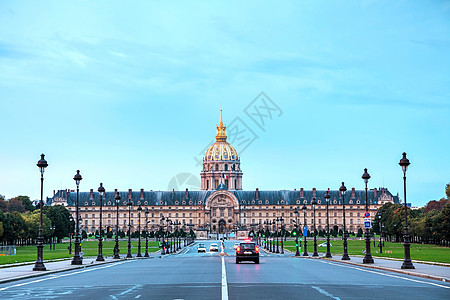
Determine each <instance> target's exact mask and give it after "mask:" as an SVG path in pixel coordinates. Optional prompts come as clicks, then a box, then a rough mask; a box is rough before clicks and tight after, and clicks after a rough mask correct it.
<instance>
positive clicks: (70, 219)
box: [69, 215, 73, 255]
mask: <svg viewBox="0 0 450 300" xmlns="http://www.w3.org/2000/svg"><path fill="white" fill-rule="evenodd" d="M72 222H73V217H72V215H70V216H69V223H70V225H69V255H70V254H72V233H73V229H72Z"/></svg>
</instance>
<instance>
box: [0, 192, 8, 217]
mask: <svg viewBox="0 0 450 300" xmlns="http://www.w3.org/2000/svg"><path fill="white" fill-rule="evenodd" d="M0 211H2V212H5V213H6V212H9V201H5V198H4V197H3V196H1V197H0Z"/></svg>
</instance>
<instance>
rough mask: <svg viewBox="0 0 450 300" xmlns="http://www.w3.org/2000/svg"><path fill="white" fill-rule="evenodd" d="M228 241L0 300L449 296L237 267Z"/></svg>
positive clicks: (64, 279)
mask: <svg viewBox="0 0 450 300" xmlns="http://www.w3.org/2000/svg"><path fill="white" fill-rule="evenodd" d="M212 242H217V241H207V242H205V244H206V246H207V247H208V248H209V244H210V243H212ZM233 243H234V242H233V241H229V242H226V247H225V252H226V253H227V254H228V255H229V256H225V257H223V258H222V257H221V256H219V255H218V253H217V252H214V253H210V252H207V253H197V245H196V244H195V245H193V246H191V247H189V248H186V249H185V250H183V251H182V252H181V254H179V255H165V256H161V257H160V256H156V257H155V258H153V259H139V260H128V261H122V262H118V263H114V264H108V265H102V266H99V267H91V268H86V269H81V270H76V271H69V272H64V273H57V274H50V275H47V276H43V277H38V278H34V279H28V280H22V281H15V282H11V283H8V284H2V285H0V299H58V298H63V299H139V298H141V299H224V300H225V299H245V300H248V299H450V284H448V283H441V282H438V281H433V280H427V279H421V278H418V277H412V276H406V275H401V274H397V273H390V272H384V271H378V270H374V269H366V268H359V267H355V266H351V265H346V264H341V263H335V262H329V261H324V260H317V259H306V258H294V257H292V254H285V255H274V254H264V253H262V254H261V259H260V261H261V262H260V264H259V265H257V264H254V263H251V262H249V263H241V264H238V265H237V264H235V257H234V256H233V254H234V250H233V247H232V246H233ZM219 245H220V243H219Z"/></svg>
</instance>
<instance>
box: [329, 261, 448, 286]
mask: <svg viewBox="0 0 450 300" xmlns="http://www.w3.org/2000/svg"><path fill="white" fill-rule="evenodd" d="M326 260H329V261H333V262H337V263H344V264H347V265H352V266H358V267H363V268H369V269H377V270H382V271H389V272H395V273H400V274H405V275H410V276H416V277H421V278H427V279H433V280H437V281H442V282H447V281H450V280H449V278H445V277H442V276H436V275H430V274H424V273H415V272H408V271H403V270H397V269H390V268H386V267H380V266H373V265H362V264H357V263H353V262H348V261H340V260H334V259H326Z"/></svg>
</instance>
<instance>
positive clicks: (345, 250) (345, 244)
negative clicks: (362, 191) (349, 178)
mask: <svg viewBox="0 0 450 300" xmlns="http://www.w3.org/2000/svg"><path fill="white" fill-rule="evenodd" d="M345 191H347V188H346V187H345V185H344V182H342V185H341V187H340V188H339V192H340V193H341V196H342V213H343V215H344V255H342V260H350V257H349V256H348V252H347V230H346V227H345V199H344V195H345Z"/></svg>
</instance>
